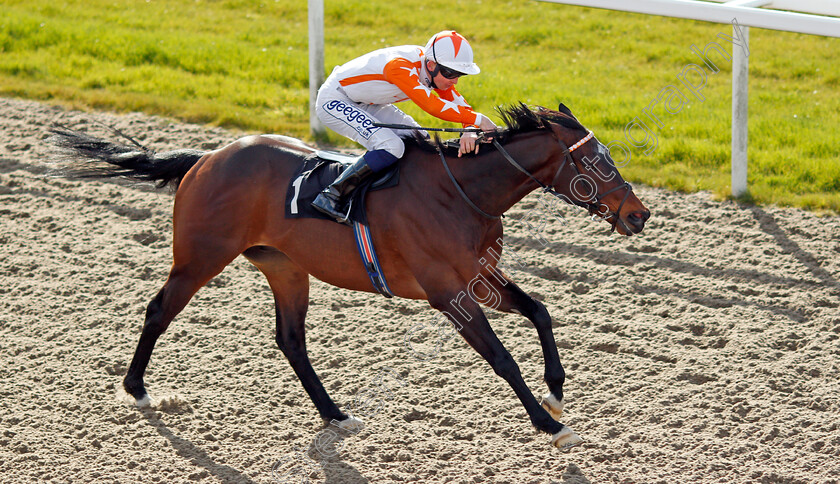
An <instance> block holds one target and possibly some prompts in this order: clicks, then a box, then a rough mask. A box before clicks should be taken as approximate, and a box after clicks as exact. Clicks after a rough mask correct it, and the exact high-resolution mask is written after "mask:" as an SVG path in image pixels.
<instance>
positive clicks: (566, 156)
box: [438, 126, 633, 232]
mask: <svg viewBox="0 0 840 484" xmlns="http://www.w3.org/2000/svg"><path fill="white" fill-rule="evenodd" d="M546 129H548V126H546ZM594 137H595V134H594V133H593V132H592V131H590V132H589V134H587V135H586V136H584V137H583V138H581V139H580V140H579V141H578V142H576V143H575V144H573V145H572V146H566V145H565V144H564V143H563V142H562V141H561V140H560V139H559V138H555V139H557V143H559V144H560V146H561V147H562V148H563V163H561V164H560V167H558V168H557V171H556V172H555V173H554V178H553V179H552V180H551V185H546V184H545V183H543V182H541V181H540V180H538V179H537V177H535V176H534V175H533V174H532V173H531V172H529V171H528V170H527V169H525V168H524V167H523V166H522V165H520V164H519V163H517V162H516V160H514V159H513V157H512V156H511V155H510V153H508V152H507V150H505V149H504V147H503V146H502V145H501V143H499V142H498V141H497V140H495V139H494V140H493V146H495V147H496V149H497V150H498V151H499V153H501V154H502V156H503V157H504V159H505V160H506V161H507V162H508V163H510V164H511V165H512V166H513V167H514V168H516V169H517V170H519V171H521V172H522V173H524V174H525V175H527V176H528V178H530V179H531V180H533V181H534V182H536V183H537V185H539V186H540V188H542V190H543V192H544V193H550V194H551V195H554V196H555V197H557V198H559V199H561V200H563V201H566V202H568V203H572V204H574V205H577V206H579V207H583V208H586V209H587V210H589V211H590V212H593V211H594V212H595V213H597V214H599V215H600V216H601V217H602V218H605V219H606V218H608V217H609V216H611V215H612V216H613V222H612V225H611V229H610V231H611V232H614V231H615V228H616V226H617V225H618V222H619V221H620V218H619V214H620V213H621V209H622V208H623V207H624V203H625V202H626V201H627V198H628V197H630V194H631V193H632V192H633V186H632V185H630V183H628V182H624V183H623V184H622V185H619V186H617V187H613V188H611V189H609V190H607V191H606V192H604V193H601V194H598V193H596V194H595V196H594V202H581V201H578V200H572V199H570V198H569V197H566V196H565V195H562V194H560V193H558V192H557V190H555V189H554V186H555V185H556V184H557V178H558V177H559V176H560V173H561V172H562V171H563V168H565V167H566V163H569V160H571V163H570V164H571V166H572V167H573V168H574V170H575V172H576V173H577V175H582V173H581V172H580V169H579V168H578V166H577V163H575V160H574V158H573V157H572V152H573V151H575V150H576V149H578V148H580V147H581V146H583V145H584V144H586V142H588V141H589V140H591V139H593V138H594ZM438 154H440V161H441V162H442V163H443V167H444V168H445V169H446V174H447V175H449V179H450V180H451V181H452V184H453V185H455V188H456V189H457V190H458V193H459V194H460V195H461V198H463V199H464V201H466V202H467V205H469V206H470V207H472V209H473V210H475V211H476V212H478V213H479V214H481V215H482V216H483V217H485V218H488V219H492V220H495V219H498V218H499V217H500V216H499V215H490V214H488V213H487V212H485V211H484V210H482V209H480V208H479V207H478V206H477V205H476V204H475V203H474V202H473V201H472V200H470V198H469V196H468V195H467V194H466V192H465V191H464V189H463V188H461V185H460V184H459V183H458V180H456V179H455V176H454V175H453V174H452V170H450V169H449V165H448V164H447V163H446V157H445V156H444V155H443V150H439V151H438ZM621 189H627V192H626V193H625V194H624V198H622V199H621V203H620V204H619V205H618V210H617V211H615V212H611V211H607V212H606V213H604V214H600V203H601V200H603V198H604V197H606V196H607V195H609V194H610V193H613V192H615V191H618V190H621ZM501 217H504V214H502V215H501ZM623 224H624V223H623V222H622V225H623ZM625 228H626V227H625Z"/></svg>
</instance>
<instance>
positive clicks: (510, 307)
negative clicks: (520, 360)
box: [479, 270, 566, 420]
mask: <svg viewBox="0 0 840 484" xmlns="http://www.w3.org/2000/svg"><path fill="white" fill-rule="evenodd" d="M484 280H485V281H487V282H489V283H490V284H491V285H492V286H493V289H494V290H495V291H496V294H498V296H499V297H498V298H495V297H492V296H493V295H491V294H488V295H487V298H486V299H479V300H487V301H488V302H490V303H495V304H496V306H495V309H498V310H499V311H504V312H508V313H519V314H521V315H523V316H525V317H526V318H528V319H529V320H530V321H531V323H533V325H534V328H536V330H537V335H538V336H539V338H540V346H542V352H543V359H544V360H545V373H544V375H543V378H544V379H545V383H546V385H548V391H549V393H548V394H547V395H545V396H544V397H543V399H542V406H543V408H545V409H546V410H548V412H549V413H550V414H551V416H552V417H554V418H555V419H558V420H559V419H560V417H561V416H562V415H563V404H564V402H565V400H564V399H563V383H564V382H565V381H566V372H565V370H563V365H562V363H560V355H558V354H557V343H556V342H555V341H554V333H552V331H551V316H550V315H549V314H548V310H547V309H546V308H545V305H543V303H541V302H539V301H537V300H536V299H534V298H532V297H531V296H529V295H528V294H526V293H525V292H524V291H523V290H522V289H520V288H519V286H517V285H516V284H514V283H513V282H512V281H511V280H510V279H508V278H507V277H506V276H505V275H504V274H502V273H501V272H499V271H498V270H496V271H495V272H494V273H493V274H491V275H489V276H487V277H485V279H484ZM479 297H482V296H481V295H479Z"/></svg>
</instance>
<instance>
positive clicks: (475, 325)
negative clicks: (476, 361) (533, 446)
mask: <svg viewBox="0 0 840 484" xmlns="http://www.w3.org/2000/svg"><path fill="white" fill-rule="evenodd" d="M459 295H461V293H447V294H445V295H444V294H438V295H436V296H434V297H431V298H430V301H429V302H430V303H431V304H432V306H433V307H434V308H435V309H438V310H439V311H444V312H445V313H446V315H447V317H449V319H450V320H452V322H453V323H454V324H455V327H456V328H459V330H460V333H461V335H462V336H463V337H464V339H465V340H466V341H467V343H469V345H470V346H472V347H473V349H475V350H476V351H477V352H478V353H479V354H480V355H481V356H482V357H483V358H484V359H485V360H486V361H487V362H488V363H490V366H491V367H492V368H493V371H495V372H496V374H497V375H499V376H500V377H502V378H504V380H505V381H507V382H508V384H509V385H510V386H511V388H513V391H514V393H516V396H517V397H519V401H521V402H522V405H523V406H524V407H525V411H526V412H528V416H529V417H530V419H531V423H532V424H533V425H534V427H536V428H537V429H539V430H542V431H543V432H546V433H548V434H549V435H551V436H552V438H551V443H552V444H553V445H554V446H555V447H559V448H568V447H571V446H573V445H576V444H578V443H580V442H581V438H580V437H578V435H577V434H576V433H575V432H574V431H573V430H572V429H570V428H569V427H567V426H565V425H563V424H562V423H559V422H557V421H556V420H554V419H553V418H552V417H551V415H550V414H549V413H548V411H546V410H545V409H544V408H543V407H542V406H540V404H539V402H537V399H536V398H534V395H533V394H532V393H531V390H529V389H528V385H526V384H525V381H524V380H523V379H522V373H521V372H520V371H519V366H518V365H517V364H516V362H515V361H514V360H513V357H512V356H511V355H510V353H509V352H508V350H507V349H505V347H504V345H503V344H502V342H501V341H499V338H498V337H497V336H496V333H494V332H493V328H491V327H490V323H489V322H488V321H487V317H486V316H485V315H484V312H483V311H482V310H481V307H480V306H479V305H478V304H477V303H476V302H475V301H473V300H472V299H471V298H469V297H459ZM459 300H460V302H459V303H458V307H457V308H455V307H453V306H452V301H459ZM555 352H556V350H555Z"/></svg>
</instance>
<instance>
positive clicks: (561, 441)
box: [551, 427, 583, 450]
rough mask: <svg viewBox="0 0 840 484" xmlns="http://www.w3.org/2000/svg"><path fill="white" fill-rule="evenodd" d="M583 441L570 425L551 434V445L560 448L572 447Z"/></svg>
mask: <svg viewBox="0 0 840 484" xmlns="http://www.w3.org/2000/svg"><path fill="white" fill-rule="evenodd" d="M581 442H583V439H581V438H580V436H578V434H576V433H575V431H574V430H572V429H570V428H569V427H563V429H562V430H561V431H559V432H557V433H556V434H554V435H552V436H551V445H553V446H554V447H557V448H558V449H560V450H566V449H569V448H572V447H574V446H576V445H578V444H579V443H581Z"/></svg>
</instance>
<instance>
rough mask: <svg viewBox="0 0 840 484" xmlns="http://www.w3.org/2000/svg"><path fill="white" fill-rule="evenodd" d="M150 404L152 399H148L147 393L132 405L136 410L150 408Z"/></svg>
mask: <svg viewBox="0 0 840 484" xmlns="http://www.w3.org/2000/svg"><path fill="white" fill-rule="evenodd" d="M152 403H153V402H152V397H150V396H149V394H148V393H147V394H145V395H143V396H142V397H140V398H138V399H137V400H135V402H134V404H135V405H137V408H149V407H151V406H152Z"/></svg>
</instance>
